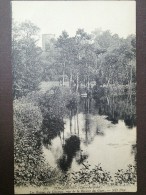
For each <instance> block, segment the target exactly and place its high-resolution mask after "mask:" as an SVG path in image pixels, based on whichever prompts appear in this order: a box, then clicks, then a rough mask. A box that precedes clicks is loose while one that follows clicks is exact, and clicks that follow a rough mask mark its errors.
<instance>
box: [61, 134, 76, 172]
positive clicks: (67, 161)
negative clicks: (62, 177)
mask: <svg viewBox="0 0 146 195" xmlns="http://www.w3.org/2000/svg"><path fill="white" fill-rule="evenodd" d="M79 150H80V139H79V137H77V136H76V135H72V136H71V137H70V138H68V139H66V140H65V145H64V146H63V156H62V158H61V159H59V160H58V166H59V167H60V169H61V170H62V171H63V172H66V171H68V169H69V168H70V167H71V164H72V161H73V158H74V157H75V156H76V153H77V151H79Z"/></svg>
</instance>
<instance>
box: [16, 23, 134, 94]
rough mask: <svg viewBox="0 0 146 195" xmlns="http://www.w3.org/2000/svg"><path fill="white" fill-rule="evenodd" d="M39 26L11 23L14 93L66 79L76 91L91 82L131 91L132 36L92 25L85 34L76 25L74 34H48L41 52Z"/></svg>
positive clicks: (132, 65)
mask: <svg viewBox="0 0 146 195" xmlns="http://www.w3.org/2000/svg"><path fill="white" fill-rule="evenodd" d="M38 32H39V28H38V27H36V26H35V25H34V24H32V23H31V22H25V23H21V24H14V25H13V38H12V48H13V49H12V56H13V65H14V66H13V73H14V85H13V87H14V90H13V91H14V97H15V98H17V97H21V96H23V95H26V94H27V93H28V92H31V91H35V90H36V89H38V86H39V84H40V82H41V81H61V83H62V86H64V82H65V80H66V79H67V80H68V81H69V86H70V88H71V89H73V90H74V91H76V92H79V90H80V89H81V88H82V87H85V88H86V89H87V90H89V88H90V87H91V86H93V85H98V86H102V87H107V88H112V87H114V86H116V88H117V89H120V88H123V86H125V88H126V89H127V90H128V92H129V93H130V94H131V93H132V89H133V88H134V86H135V82H136V76H135V74H136V58H135V57H136V39H135V35H130V36H128V37H127V38H126V39H124V38H120V37H119V36H118V35H117V34H112V33H111V32H110V31H101V30H99V29H95V30H94V31H93V32H92V33H90V34H88V33H86V32H85V31H84V29H78V30H77V31H76V34H75V36H74V37H70V36H69V35H68V33H67V32H66V31H63V32H62V34H61V35H60V36H59V37H58V38H52V39H51V40H50V43H49V44H48V45H47V47H46V50H45V52H43V51H42V50H41V48H40V47H38V45H37V42H38V39H39V38H38Z"/></svg>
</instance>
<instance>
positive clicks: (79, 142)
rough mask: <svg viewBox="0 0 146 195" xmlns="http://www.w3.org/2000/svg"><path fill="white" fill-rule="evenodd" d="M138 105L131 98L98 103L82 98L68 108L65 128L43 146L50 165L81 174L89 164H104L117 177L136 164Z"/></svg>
mask: <svg viewBox="0 0 146 195" xmlns="http://www.w3.org/2000/svg"><path fill="white" fill-rule="evenodd" d="M134 103H135V102H133V100H132V99H129V98H128V97H120V98H114V99H113V97H112V98H108V100H107V99H106V100H105V99H104V100H102V101H100V102H99V101H96V99H93V98H90V99H89V98H81V99H80V101H79V103H78V104H77V106H72V107H71V108H69V109H68V111H69V114H68V115H66V116H65V117H64V119H63V120H64V129H63V131H61V132H60V134H59V135H55V136H53V137H52V138H51V140H50V143H49V144H47V145H46V144H44V145H43V154H44V156H45V159H46V161H47V162H48V163H49V164H50V166H52V167H54V168H57V169H58V170H60V171H62V172H65V173H66V172H71V171H78V170H80V169H81V168H82V167H83V166H86V164H87V163H88V164H89V165H90V166H91V167H92V166H94V165H98V164H101V166H102V168H103V169H104V170H106V171H109V172H110V173H111V175H114V173H115V172H117V170H118V169H126V168H127V166H128V165H129V164H132V165H134V164H135V161H136V124H135V123H136V122H135V110H134V108H135V105H134Z"/></svg>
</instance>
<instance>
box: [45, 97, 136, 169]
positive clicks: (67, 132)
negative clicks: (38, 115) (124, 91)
mask: <svg viewBox="0 0 146 195" xmlns="http://www.w3.org/2000/svg"><path fill="white" fill-rule="evenodd" d="M66 110H67V111H66V113H67V114H66V118H67V120H66V121H68V122H67V123H68V125H67V126H66V125H65V123H64V121H63V120H62V119H59V118H53V117H52V118H51V117H50V116H49V115H48V116H46V117H44V120H43V125H42V129H43V136H42V137H43V144H44V145H45V146H46V147H47V145H48V144H50V145H51V140H54V139H55V138H56V137H60V143H61V144H60V147H62V150H63V154H62V156H61V157H59V158H58V159H56V162H57V165H58V167H59V169H60V170H62V171H63V172H67V171H69V169H70V168H71V166H72V162H73V160H75V162H76V163H77V164H78V165H84V166H85V164H86V163H85V164H84V162H85V161H86V160H87V158H88V157H89V158H90V154H87V153H86V149H85V148H87V147H88V145H90V144H92V142H93V141H94V139H95V137H96V136H104V135H105V132H101V131H102V130H100V128H98V123H97V118H98V117H99V115H104V116H106V117H105V118H104V119H105V120H109V121H111V123H113V124H118V122H119V120H123V121H124V122H125V125H126V126H127V127H128V128H131V129H132V128H133V127H134V126H135V125H136V119H135V98H134V97H127V96H119V97H115V96H107V97H100V98H97V97H96V98H95V97H94V98H91V97H84V98H80V99H78V100H77V99H76V98H72V99H70V100H69V101H68V104H66ZM81 116H82V118H80V117H81ZM79 119H80V120H79ZM81 120H82V121H81ZM99 122H100V121H99ZM128 128H127V129H128ZM52 147H53V146H52ZM54 152H55V151H54ZM54 155H55V153H54ZM88 155H89V156H88Z"/></svg>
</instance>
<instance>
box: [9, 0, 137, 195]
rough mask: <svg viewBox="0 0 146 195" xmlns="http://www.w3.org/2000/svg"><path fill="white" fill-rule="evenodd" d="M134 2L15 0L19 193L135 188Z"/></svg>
mask: <svg viewBox="0 0 146 195" xmlns="http://www.w3.org/2000/svg"><path fill="white" fill-rule="evenodd" d="M135 7H136V3H135V1H44V2H43V1H20V2H18V1H16V2H15V1H13V2H12V18H13V20H12V63H13V97H14V100H13V107H14V162H15V165H14V166H15V167H14V170H15V172H14V178H15V194H28V193H29V194H41V193H42V194H43V193H50V194H51V193H73V192H76V193H77V192H78V193H85V192H99V193H100V192H136V191H137V171H136V170H137V150H136V148H137V144H136V32H135V31H136V30H135V29H136V8H135Z"/></svg>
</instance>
